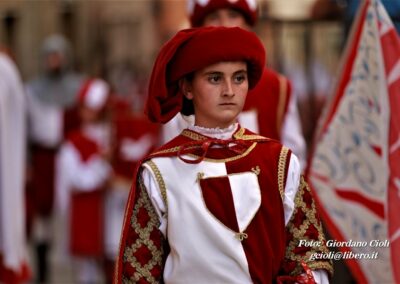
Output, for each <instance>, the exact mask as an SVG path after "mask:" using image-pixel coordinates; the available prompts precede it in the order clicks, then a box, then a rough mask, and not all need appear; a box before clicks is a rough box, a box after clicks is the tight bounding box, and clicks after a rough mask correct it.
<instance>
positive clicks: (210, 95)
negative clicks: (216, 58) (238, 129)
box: [181, 61, 249, 128]
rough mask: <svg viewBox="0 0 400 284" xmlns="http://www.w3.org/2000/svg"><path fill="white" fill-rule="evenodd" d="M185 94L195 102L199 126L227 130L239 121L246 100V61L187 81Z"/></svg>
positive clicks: (210, 69) (216, 66) (217, 67)
mask: <svg viewBox="0 0 400 284" xmlns="http://www.w3.org/2000/svg"><path fill="white" fill-rule="evenodd" d="M181 82H182V85H181V87H182V92H183V94H184V95H185V96H186V98H187V99H189V100H192V101H193V105H194V114H195V124H196V125H198V126H202V127H207V128H216V127H220V128H226V127H228V126H230V125H231V124H233V123H235V122H236V118H237V116H238V114H239V113H240V112H241V111H242V109H243V105H244V103H245V100H246V96H247V92H248V89H249V83H248V78H247V64H246V63H245V62H244V61H235V62H219V63H216V64H213V65H210V66H208V67H206V68H203V69H201V70H198V71H196V72H195V73H194V75H193V79H192V80H190V81H189V80H187V79H184V80H182V81H181Z"/></svg>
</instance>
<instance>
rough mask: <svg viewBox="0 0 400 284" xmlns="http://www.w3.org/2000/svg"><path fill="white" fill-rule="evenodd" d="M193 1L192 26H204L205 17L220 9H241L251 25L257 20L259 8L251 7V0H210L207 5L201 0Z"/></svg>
mask: <svg viewBox="0 0 400 284" xmlns="http://www.w3.org/2000/svg"><path fill="white" fill-rule="evenodd" d="M191 1H192V2H194V3H193V4H194V7H193V10H192V11H190V15H189V16H190V23H191V25H192V27H200V26H202V25H203V22H204V18H205V17H206V16H207V15H209V14H210V13H212V12H214V11H215V10H218V9H233V10H236V11H239V12H240V13H242V15H243V16H244V18H245V19H246V21H247V23H248V24H249V25H250V26H254V25H255V23H256V22H257V9H256V8H255V9H252V8H251V6H250V4H249V2H250V1H249V0H236V1H232V0H209V1H208V2H207V4H206V5H204V4H203V3H201V4H200V3H199V2H200V1H199V0H191ZM201 2H204V1H201ZM254 2H255V1H254ZM202 4H203V5H202Z"/></svg>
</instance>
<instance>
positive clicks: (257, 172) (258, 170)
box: [251, 166, 261, 175]
mask: <svg viewBox="0 0 400 284" xmlns="http://www.w3.org/2000/svg"><path fill="white" fill-rule="evenodd" d="M251 171H252V172H253V173H255V174H256V175H259V174H260V172H261V170H260V167H259V166H255V167H254V168H251Z"/></svg>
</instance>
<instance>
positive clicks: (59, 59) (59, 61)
mask: <svg viewBox="0 0 400 284" xmlns="http://www.w3.org/2000/svg"><path fill="white" fill-rule="evenodd" d="M45 60H46V62H45V66H46V70H47V72H49V73H59V72H61V70H62V68H63V66H64V56H63V55H62V54H61V53H58V52H52V53H49V54H48V55H47V56H46V59H45Z"/></svg>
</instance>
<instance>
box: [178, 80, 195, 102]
mask: <svg viewBox="0 0 400 284" xmlns="http://www.w3.org/2000/svg"><path fill="white" fill-rule="evenodd" d="M179 88H180V89H181V92H182V94H183V95H184V96H185V98H187V99H188V100H191V99H193V92H192V84H191V83H190V82H189V81H188V80H187V79H185V78H183V79H181V80H179Z"/></svg>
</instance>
